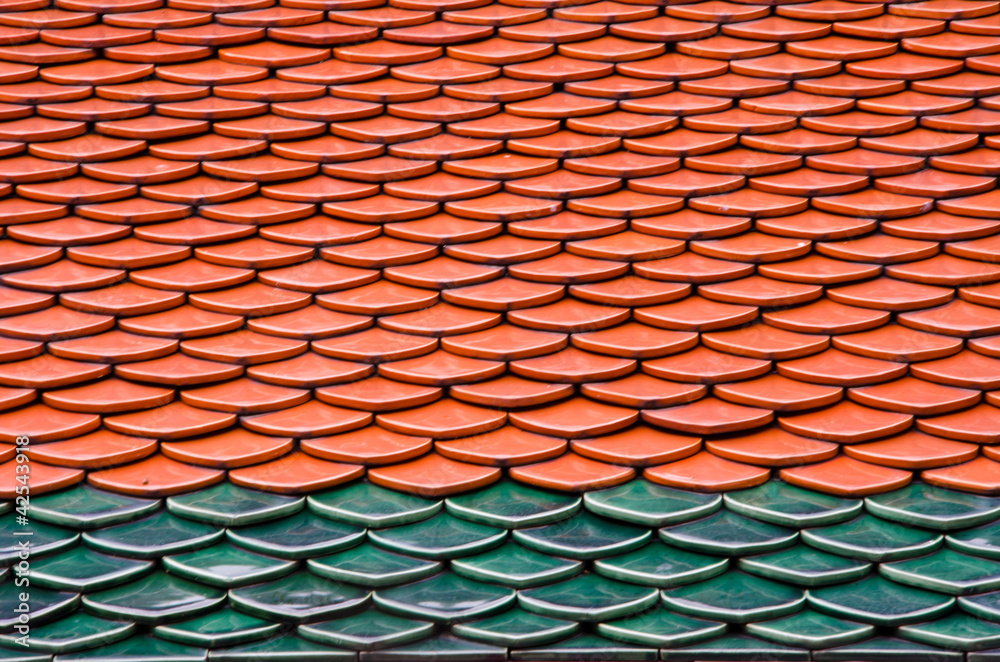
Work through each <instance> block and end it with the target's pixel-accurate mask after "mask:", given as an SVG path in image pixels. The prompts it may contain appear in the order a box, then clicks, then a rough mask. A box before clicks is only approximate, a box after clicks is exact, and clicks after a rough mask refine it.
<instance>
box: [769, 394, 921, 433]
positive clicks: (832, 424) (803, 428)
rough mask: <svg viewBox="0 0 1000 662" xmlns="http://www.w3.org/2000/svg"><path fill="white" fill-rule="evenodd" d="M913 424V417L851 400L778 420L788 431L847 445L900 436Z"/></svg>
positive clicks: (781, 417)
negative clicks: (872, 407)
mask: <svg viewBox="0 0 1000 662" xmlns="http://www.w3.org/2000/svg"><path fill="white" fill-rule="evenodd" d="M912 422H913V416H910V415H907V414H900V413H895V412H887V411H880V410H878V409H870V408H868V407H863V406H861V405H859V404H856V403H854V402H850V401H847V400H845V401H842V402H840V403H838V404H836V405H834V406H832V407H828V408H827V409H822V410H819V411H815V412H810V413H806V414H796V415H794V416H780V417H779V418H778V424H779V425H780V426H781V427H782V428H783V429H785V430H787V431H788V432H792V433H795V434H800V435H803V436H806V437H812V438H814V439H823V440H825V441H834V442H838V443H843V444H856V443H859V442H862V441H871V440H873V439H879V438H881V437H887V436H890V435H894V434H898V433H900V432H903V431H905V430H907V429H908V428H909V427H910V425H911V423H912Z"/></svg>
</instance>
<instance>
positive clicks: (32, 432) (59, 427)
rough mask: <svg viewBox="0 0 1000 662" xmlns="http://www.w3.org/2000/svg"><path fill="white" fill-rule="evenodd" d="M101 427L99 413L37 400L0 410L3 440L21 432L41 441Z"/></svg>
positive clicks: (0, 428)
mask: <svg viewBox="0 0 1000 662" xmlns="http://www.w3.org/2000/svg"><path fill="white" fill-rule="evenodd" d="M98 427H100V417H99V416H96V415H95V414H92V413H79V412H71V411H61V410H59V409H53V408H52V407H49V406H47V405H44V404H34V405H30V406H28V407H25V408H23V409H16V410H14V411H8V412H4V413H2V414H0V440H2V441H6V442H10V443H14V441H15V440H16V439H17V438H18V437H21V436H27V437H30V438H31V439H34V440H36V441H40V442H46V441H56V440H59V439H67V438H70V437H76V436H79V435H82V434H86V433H88V432H91V431H93V430H95V429H96V428H98Z"/></svg>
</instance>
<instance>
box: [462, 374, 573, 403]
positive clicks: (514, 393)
mask: <svg viewBox="0 0 1000 662" xmlns="http://www.w3.org/2000/svg"><path fill="white" fill-rule="evenodd" d="M449 394H450V395H451V396H452V397H454V398H457V399H458V400H462V401H463V402H469V403H472V404H476V405H484V406H487V407H526V406H532V405H538V404H544V403H547V402H554V401H556V400H561V399H563V398H566V397H568V396H570V395H572V394H573V387H572V386H571V385H569V384H551V383H544V382H536V381H531V380H527V379H521V378H520V377H517V376H514V375H504V376H501V377H499V378H497V379H492V380H489V381H485V382H480V383H477V384H460V385H456V386H453V387H451V388H450V389H449Z"/></svg>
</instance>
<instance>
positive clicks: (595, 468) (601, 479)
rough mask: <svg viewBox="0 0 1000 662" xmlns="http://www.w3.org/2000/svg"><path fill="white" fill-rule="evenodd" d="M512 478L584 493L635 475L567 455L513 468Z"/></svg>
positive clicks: (624, 470) (555, 488) (630, 470)
mask: <svg viewBox="0 0 1000 662" xmlns="http://www.w3.org/2000/svg"><path fill="white" fill-rule="evenodd" d="M510 475H511V478H514V479H515V480H518V481H521V482H524V483H528V484H530V485H535V486H537V487H543V488H548V489H552V490H559V491H563V492H585V491H588V490H594V489H602V488H607V487H613V486H614V485H618V484H620V483H624V482H625V481H627V480H629V479H630V478H632V477H633V476H634V475H635V470H634V469H632V468H630V467H619V466H614V465H610V464H605V463H603V462H597V461H595V460H592V459H589V458H586V457H581V456H579V455H576V454H575V453H567V454H565V455H563V456H561V457H558V458H556V459H554V460H549V461H547V462H541V463H539V464H533V465H529V466H525V467H517V468H515V469H511V471H510Z"/></svg>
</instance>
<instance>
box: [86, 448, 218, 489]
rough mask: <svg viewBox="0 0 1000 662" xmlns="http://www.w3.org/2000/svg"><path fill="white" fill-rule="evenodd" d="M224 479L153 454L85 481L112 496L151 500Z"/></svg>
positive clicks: (212, 470) (216, 472)
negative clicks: (112, 493) (118, 493)
mask: <svg viewBox="0 0 1000 662" xmlns="http://www.w3.org/2000/svg"><path fill="white" fill-rule="evenodd" d="M81 473H82V472H81ZM224 478H225V472H223V471H217V470H214V469H204V468H199V467H193V466H191V465H188V464H183V463H181V462H177V461H175V460H171V459H170V458H168V457H166V456H164V455H159V454H157V455H153V456H152V457H150V458H147V459H145V460H141V461H139V462H136V463H135V464H129V465H126V466H123V467H116V468H114V469H104V470H101V471H95V472H92V473H91V474H90V475H89V476H88V477H87V480H88V482H89V483H91V484H92V485H94V486H96V487H99V488H101V489H105V490H110V491H112V492H120V493H123V494H131V495H135V496H145V497H152V496H170V495H173V494H181V493H183V492H189V491H192V490H198V489H202V488H205V487H208V486H209V485H214V484H215V483H218V482H220V481H221V480H223V479H224Z"/></svg>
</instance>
